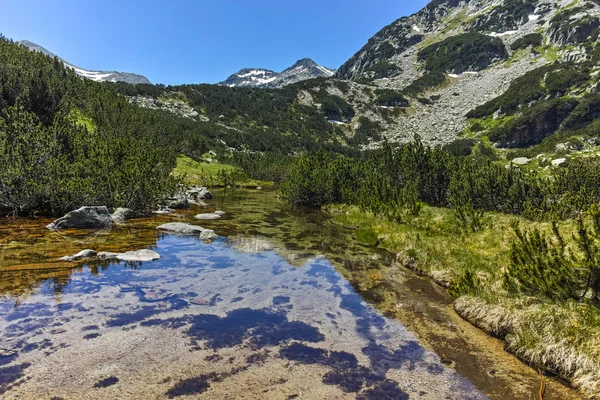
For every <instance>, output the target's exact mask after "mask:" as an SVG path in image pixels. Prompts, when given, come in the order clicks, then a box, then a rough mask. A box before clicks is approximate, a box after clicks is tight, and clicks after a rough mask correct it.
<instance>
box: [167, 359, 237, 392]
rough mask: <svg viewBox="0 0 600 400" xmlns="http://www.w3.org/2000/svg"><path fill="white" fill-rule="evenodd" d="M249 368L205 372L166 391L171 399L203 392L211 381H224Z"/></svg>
mask: <svg viewBox="0 0 600 400" xmlns="http://www.w3.org/2000/svg"><path fill="white" fill-rule="evenodd" d="M246 369H248V367H247V366H245V367H239V368H235V369H233V370H232V371H230V372H223V373H216V372H211V373H209V374H203V375H200V376H197V377H194V378H189V379H183V380H181V381H179V382H177V383H176V384H175V386H173V387H172V388H171V389H169V390H168V391H167V393H165V394H166V395H167V396H168V397H169V398H170V399H173V398H175V397H179V396H190V395H194V394H202V393H204V392H206V391H207V390H208V388H209V387H210V385H211V383H217V382H222V381H224V380H225V379H227V378H229V377H230V376H233V375H236V374H238V373H240V372H241V371H245V370H246Z"/></svg>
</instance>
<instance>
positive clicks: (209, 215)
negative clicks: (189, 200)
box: [194, 213, 221, 219]
mask: <svg viewBox="0 0 600 400" xmlns="http://www.w3.org/2000/svg"><path fill="white" fill-rule="evenodd" d="M194 218H196V219H219V218H221V215H220V214H217V213H203V214H198V215H196V216H195V217H194Z"/></svg>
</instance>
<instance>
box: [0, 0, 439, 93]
mask: <svg viewBox="0 0 600 400" xmlns="http://www.w3.org/2000/svg"><path fill="white" fill-rule="evenodd" d="M427 2H428V1H427V0H410V1H403V0H400V1H398V0H367V1H365V0H320V1H318V0H302V1H299V0H278V1H276V0H265V1H258V0H254V1H250V0H212V1H208V0H171V1H168V0H0V10H2V11H1V12H0V32H1V33H3V34H4V35H5V36H7V37H9V38H11V39H13V40H15V41H18V40H30V41H32V42H34V43H37V44H39V45H41V46H42V47H45V48H46V49H48V50H49V51H51V52H53V53H54V54H56V55H58V56H60V57H62V58H63V59H65V60H66V61H68V62H69V63H71V64H74V65H76V66H78V67H81V68H85V69H90V70H116V71H121V72H134V73H138V74H142V75H144V76H146V77H147V78H148V79H150V81H151V82H153V83H164V84H171V85H175V84H183V83H217V82H219V81H222V80H224V79H226V78H227V77H228V76H229V75H231V74H232V73H234V72H237V71H238V70H240V69H242V68H267V69H271V70H274V71H282V70H283V69H285V68H287V67H289V66H291V65H292V64H293V63H294V62H296V61H297V60H299V59H301V58H305V57H308V58H312V59H313V60H314V61H315V62H317V63H319V64H321V65H324V66H326V67H329V68H338V67H339V66H340V65H342V64H343V63H344V62H345V61H346V60H348V59H349V58H350V57H351V56H352V55H353V54H354V53H356V52H357V51H358V50H359V49H360V48H361V47H362V46H363V45H364V44H365V43H366V42H367V40H368V39H369V38H370V37H371V36H373V35H374V34H375V33H377V32H378V31H379V30H380V29H381V28H383V27H384V26H386V25H388V24H389V23H391V22H393V21H395V20H396V19H398V18H400V17H402V16H405V15H410V14H412V13H415V12H417V11H418V10H420V9H421V8H422V7H424V6H425V5H426V4H427Z"/></svg>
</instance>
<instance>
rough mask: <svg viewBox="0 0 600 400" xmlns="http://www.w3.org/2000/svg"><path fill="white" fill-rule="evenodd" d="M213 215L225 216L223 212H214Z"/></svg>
mask: <svg viewBox="0 0 600 400" xmlns="http://www.w3.org/2000/svg"><path fill="white" fill-rule="evenodd" d="M214 214H216V215H225V211H215V212H214Z"/></svg>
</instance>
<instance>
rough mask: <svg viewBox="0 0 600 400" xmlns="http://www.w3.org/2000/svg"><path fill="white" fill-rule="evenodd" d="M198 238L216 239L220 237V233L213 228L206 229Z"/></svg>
mask: <svg viewBox="0 0 600 400" xmlns="http://www.w3.org/2000/svg"><path fill="white" fill-rule="evenodd" d="M198 238H200V240H215V239H218V238H219V235H217V234H216V233H215V231H213V230H212V229H205V230H204V231H202V232H201V233H200V235H198Z"/></svg>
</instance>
